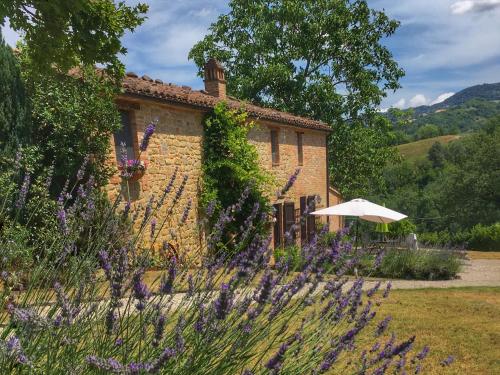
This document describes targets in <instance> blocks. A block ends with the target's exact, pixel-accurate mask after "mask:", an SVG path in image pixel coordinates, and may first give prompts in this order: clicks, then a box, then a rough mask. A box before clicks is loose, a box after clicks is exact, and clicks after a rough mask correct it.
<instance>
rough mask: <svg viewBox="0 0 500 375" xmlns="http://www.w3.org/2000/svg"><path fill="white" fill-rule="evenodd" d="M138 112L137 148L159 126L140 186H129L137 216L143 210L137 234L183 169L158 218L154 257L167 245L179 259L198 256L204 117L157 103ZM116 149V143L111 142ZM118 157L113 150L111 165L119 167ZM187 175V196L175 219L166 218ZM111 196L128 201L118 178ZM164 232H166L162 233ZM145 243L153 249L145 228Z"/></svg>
mask: <svg viewBox="0 0 500 375" xmlns="http://www.w3.org/2000/svg"><path fill="white" fill-rule="evenodd" d="M134 107H135V109H132V110H131V114H132V119H133V124H132V127H133V128H134V127H135V128H136V130H137V132H136V134H137V141H138V142H140V140H141V139H142V136H143V130H144V128H145V127H146V126H147V124H149V123H150V122H151V121H154V120H157V121H158V125H157V128H156V131H155V134H154V135H153V137H152V138H151V141H150V145H149V147H148V149H147V151H146V152H144V153H142V154H141V155H140V158H141V160H142V161H144V162H145V163H146V165H147V169H146V172H145V174H144V176H143V177H142V178H141V179H140V180H138V181H136V182H129V183H128V185H129V188H130V189H129V190H130V198H131V201H132V207H133V210H134V209H139V210H140V212H141V214H140V215H139V217H138V219H137V220H136V222H135V228H136V230H137V231H138V230H139V228H140V224H141V221H142V218H143V212H144V210H145V208H146V206H147V205H148V202H149V201H150V199H155V200H158V199H160V197H161V196H162V195H163V192H164V189H165V187H166V186H167V185H168V183H169V180H170V179H171V176H172V175H173V173H174V171H175V170H176V168H178V173H177V178H176V180H175V183H174V186H173V189H172V191H171V192H170V194H169V195H168V197H167V199H166V200H165V203H164V204H163V206H162V207H161V208H160V209H159V210H158V211H156V212H155V213H154V215H153V217H154V218H155V219H156V221H157V224H156V231H157V233H159V235H158V238H157V239H156V241H155V245H156V248H154V249H153V251H155V252H156V253H158V252H161V250H160V249H161V247H162V246H161V245H162V244H163V242H164V241H167V242H168V243H169V244H170V245H172V246H174V248H175V249H176V250H177V251H178V252H180V253H184V254H186V253H187V252H189V253H190V254H192V253H195V252H196V251H197V250H198V249H199V246H200V243H201V240H200V234H199V231H198V229H197V217H198V211H197V207H198V201H197V196H198V191H199V185H198V184H199V178H200V172H201V153H202V135H203V128H202V126H201V121H202V118H203V113H202V112H199V111H193V110H189V109H183V108H181V107H178V106H175V107H174V106H166V105H162V104H156V103H152V102H141V103H140V105H139V107H140V108H139V109H137V105H136V106H134ZM112 144H114V143H113V142H112ZM115 154H116V153H115V150H114V149H113V150H112V154H111V155H110V160H111V161H112V162H113V163H116V164H115V165H117V164H118V162H117V161H116V157H115ZM136 154H138V147H136ZM185 175H187V177H188V179H187V183H186V185H185V189H184V192H183V194H182V196H181V198H180V200H179V201H178V203H177V204H176V205H175V207H174V209H173V212H172V214H171V215H167V212H168V211H169V210H170V208H171V207H172V201H173V197H174V196H175V193H176V191H177V190H178V188H179V186H180V185H181V183H182V180H183V177H184V176H185ZM107 191H108V194H109V196H110V197H111V198H115V197H116V196H117V195H119V194H121V195H122V196H123V200H124V201H125V200H126V197H127V188H126V184H124V183H122V179H121V178H120V177H119V176H118V173H117V175H116V176H114V177H113V178H112V179H111V181H110V184H109V185H108V186H107ZM190 199H191V200H192V208H191V210H190V212H189V216H188V219H187V222H186V224H185V225H183V226H182V227H179V225H178V222H179V219H180V217H181V216H182V212H183V211H184V209H185V207H186V205H187V204H188V201H189V200H190ZM153 207H155V206H153ZM162 226H163V229H162V230H160V228H161V227H162ZM143 238H144V239H143V241H142V243H143V244H144V246H146V247H149V245H150V226H148V227H147V228H145V230H144V234H143Z"/></svg>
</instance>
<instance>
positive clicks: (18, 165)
mask: <svg viewBox="0 0 500 375" xmlns="http://www.w3.org/2000/svg"><path fill="white" fill-rule="evenodd" d="M22 160H23V153H22V152H21V150H17V151H16V157H15V159H14V170H15V171H18V170H20V169H21V161H22Z"/></svg>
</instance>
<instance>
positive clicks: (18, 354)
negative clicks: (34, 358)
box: [5, 336, 29, 365]
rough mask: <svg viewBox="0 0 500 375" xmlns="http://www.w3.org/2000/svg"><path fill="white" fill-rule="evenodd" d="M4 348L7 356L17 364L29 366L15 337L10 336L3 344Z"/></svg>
mask: <svg viewBox="0 0 500 375" xmlns="http://www.w3.org/2000/svg"><path fill="white" fill-rule="evenodd" d="M5 348H6V349H7V354H8V355H9V356H10V357H11V358H12V359H13V360H15V361H16V362H17V363H19V364H23V365H27V364H29V360H28V357H26V354H24V351H23V348H22V347H21V342H20V341H19V339H18V338H17V336H10V337H9V338H8V339H7V341H6V342H5Z"/></svg>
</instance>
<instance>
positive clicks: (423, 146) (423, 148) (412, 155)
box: [396, 135, 460, 161]
mask: <svg viewBox="0 0 500 375" xmlns="http://www.w3.org/2000/svg"><path fill="white" fill-rule="evenodd" d="M458 138H460V136H459V135H442V136H439V137H434V138H428V139H422V140H421V141H416V142H411V143H405V144H403V145H399V146H396V148H397V149H398V151H399V153H400V154H401V156H402V157H403V158H404V159H406V160H408V161H416V160H418V159H421V158H424V157H425V156H426V155H427V152H428V151H429V149H430V148H431V146H432V145H433V144H434V143H435V142H440V143H442V144H446V143H449V142H451V141H454V140H456V139H458Z"/></svg>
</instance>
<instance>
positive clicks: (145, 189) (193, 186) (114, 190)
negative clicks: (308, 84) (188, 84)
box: [106, 94, 340, 255]
mask: <svg viewBox="0 0 500 375" xmlns="http://www.w3.org/2000/svg"><path fill="white" fill-rule="evenodd" d="M117 103H118V106H119V108H120V109H121V110H122V111H124V112H125V113H126V114H127V116H128V119H129V126H130V130H131V133H132V140H133V142H132V143H133V145H134V153H135V156H136V157H140V159H141V160H142V161H143V162H144V163H145V165H146V167H147V168H146V171H145V173H144V175H143V176H142V178H140V179H139V180H137V181H134V182H128V187H127V186H126V183H124V182H123V181H122V179H121V177H120V176H119V174H118V172H117V174H116V175H115V176H114V177H113V178H112V179H111V180H110V183H109V185H108V186H107V187H106V190H107V192H108V195H109V196H110V197H111V198H116V197H117V196H118V195H120V194H121V195H122V196H123V201H126V200H127V199H130V201H131V202H132V205H133V206H134V207H135V208H139V209H142V211H144V209H145V208H146V206H147V205H148V202H149V201H150V199H155V200H157V199H159V198H160V197H161V196H162V194H163V190H164V189H165V187H166V186H167V184H168V182H169V180H170V178H171V176H172V174H173V173H174V171H175V170H176V169H177V170H178V172H177V178H176V181H175V183H174V188H173V192H171V193H170V195H169V197H170V198H169V199H167V200H166V201H165V204H164V205H163V206H162V207H161V208H160V209H159V211H155V212H154V217H155V219H156V221H157V224H156V230H157V231H158V230H159V229H160V228H161V227H162V226H163V225H164V228H163V229H162V230H161V231H159V233H160V234H159V236H158V238H157V239H156V241H155V243H157V244H162V243H163V242H164V241H166V242H167V243H168V244H170V247H171V248H173V249H175V251H177V252H182V253H196V252H198V251H200V250H202V249H203V246H204V239H203V231H202V230H200V226H199V224H198V223H199V219H200V217H199V214H198V196H199V192H200V174H201V163H202V147H203V144H202V143H203V125H202V121H203V118H204V116H205V114H206V113H207V110H206V109H200V108H195V107H194V106H186V105H179V104H176V103H171V102H168V101H160V100H151V99H149V98H144V97H137V96H131V95H126V94H125V95H122V96H121V97H119V98H118V100H117ZM250 120H252V121H253V122H254V124H255V126H254V127H253V128H252V129H251V131H250V134H249V140H250V142H251V143H252V144H253V145H255V147H256V149H257V150H258V154H259V163H260V165H261V167H262V168H263V169H265V170H267V171H269V172H270V173H271V175H272V176H273V177H274V178H273V180H274V186H273V187H271V188H270V191H269V198H270V200H271V202H272V203H273V204H276V203H278V204H281V203H287V204H288V207H289V208H290V207H291V206H290V203H291V202H293V203H294V214H295V216H296V217H298V216H299V215H300V212H299V211H300V207H301V206H300V204H301V202H300V198H301V197H307V196H315V195H318V196H319V198H320V203H319V204H317V205H316V208H320V207H326V206H327V205H328V202H329V199H330V196H331V193H329V187H328V184H327V181H328V175H327V135H328V132H327V131H325V130H323V129H321V130H316V129H309V128H301V127H297V126H290V125H288V124H286V123H283V122H278V121H270V120H262V119H256V118H252V117H250ZM151 121H157V128H156V132H155V134H154V135H153V137H152V138H151V141H150V145H149V147H148V149H147V151H145V152H143V153H140V152H139V147H138V144H139V141H140V140H141V139H142V136H143V130H144V129H145V127H146V126H147V124H149V123H150V122H151ZM272 131H275V132H276V133H275V134H277V139H278V143H279V163H278V164H276V163H273V158H272V147H271V132H272ZM298 134H301V135H300V136H299V135H298ZM299 137H300V138H301V142H300V143H302V163H300V160H299V145H298V143H299ZM111 143H112V144H113V145H114V144H115V142H114V140H112V142H111ZM116 151H117V150H116V149H115V147H113V150H112V153H111V155H110V157H109V162H110V163H112V164H115V165H118V164H119V161H118V160H117V158H118V156H117V152H116ZM299 164H301V165H299ZM297 168H300V169H301V172H300V174H299V176H298V179H297V181H296V183H295V184H294V186H293V187H292V189H290V191H289V192H288V194H287V195H286V196H285V197H280V198H279V199H277V197H276V191H278V189H279V188H280V187H281V186H283V185H284V184H285V183H286V181H287V180H288V178H289V177H290V176H291V175H292V174H293V173H294V172H295V170H296V169H297ZM183 176H187V182H186V185H185V189H184V192H183V194H182V196H181V198H180V200H179V202H178V203H177V204H176V206H175V208H174V210H173V212H172V214H171V215H167V212H168V210H169V209H170V207H171V199H172V197H173V196H174V195H175V192H176V190H177V189H178V188H179V186H180V185H181V181H182V180H183ZM303 199H304V198H303ZM190 200H191V203H192V209H191V210H190V212H189V215H188V219H187V222H186V224H185V225H183V226H182V229H179V228H178V225H177V224H178V220H179V217H180V216H181V215H182V212H183V211H184V209H185V207H186V205H188V202H189V201H190ZM316 220H323V221H326V219H316ZM140 222H141V218H140V217H139V218H138V219H137V220H136V226H137V228H139V227H140ZM338 224H339V225H340V223H338ZM330 228H331V229H332V230H334V229H337V228H336V225H333V224H330ZM281 230H283V228H282V229H281ZM144 232H145V233H144V235H143V238H144V239H143V242H144V244H145V246H148V245H149V237H150V227H149V226H148V227H147V228H145V230H144ZM299 239H300V235H297V241H299ZM155 251H159V252H161V250H160V249H159V248H156V249H155ZM179 255H182V254H179Z"/></svg>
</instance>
